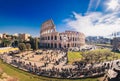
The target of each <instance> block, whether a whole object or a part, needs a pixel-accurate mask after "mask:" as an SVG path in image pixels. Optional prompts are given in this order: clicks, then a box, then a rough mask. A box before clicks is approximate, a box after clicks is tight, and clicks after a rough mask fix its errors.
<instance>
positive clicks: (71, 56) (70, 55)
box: [68, 51, 82, 64]
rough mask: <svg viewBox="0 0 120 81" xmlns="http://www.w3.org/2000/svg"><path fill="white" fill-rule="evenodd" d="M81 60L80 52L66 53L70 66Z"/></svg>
mask: <svg viewBox="0 0 120 81" xmlns="http://www.w3.org/2000/svg"><path fill="white" fill-rule="evenodd" d="M81 58H82V55H81V52H71V51H69V52H68V64H72V63H73V62H74V61H80V60H81Z"/></svg>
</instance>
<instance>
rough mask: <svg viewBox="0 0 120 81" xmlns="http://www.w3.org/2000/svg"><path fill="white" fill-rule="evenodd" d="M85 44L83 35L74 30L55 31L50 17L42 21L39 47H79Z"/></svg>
mask: <svg viewBox="0 0 120 81" xmlns="http://www.w3.org/2000/svg"><path fill="white" fill-rule="evenodd" d="M84 44H85V35H84V34H83V33H81V32H76V31H65V32H62V33H59V32H57V31H56V27H55V25H54V22H53V21H52V20H51V19H50V20H47V21H46V22H44V23H43V24H42V26H41V30H40V47H41V48H69V47H80V46H83V45H84Z"/></svg>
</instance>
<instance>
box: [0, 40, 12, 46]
mask: <svg viewBox="0 0 120 81" xmlns="http://www.w3.org/2000/svg"><path fill="white" fill-rule="evenodd" d="M10 44H11V41H10V40H8V39H3V40H2V46H3V47H8V46H9V45H10Z"/></svg>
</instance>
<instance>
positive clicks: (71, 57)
mask: <svg viewBox="0 0 120 81" xmlns="http://www.w3.org/2000/svg"><path fill="white" fill-rule="evenodd" d="M88 52H91V53H93V54H100V53H101V54H104V53H106V52H108V53H112V55H111V56H109V57H108V60H113V56H115V57H118V59H120V53H113V52H111V50H110V49H96V50H92V51H86V54H87V53H88ZM81 54H82V52H71V51H69V52H68V64H72V63H73V62H74V61H80V60H81V58H82V55H81ZM102 58H103V61H105V60H106V59H105V57H104V55H103V56H102ZM114 60H115V59H114Z"/></svg>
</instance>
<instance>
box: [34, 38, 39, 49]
mask: <svg viewBox="0 0 120 81" xmlns="http://www.w3.org/2000/svg"><path fill="white" fill-rule="evenodd" d="M37 49H38V39H37V38H35V39H34V50H37Z"/></svg>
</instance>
